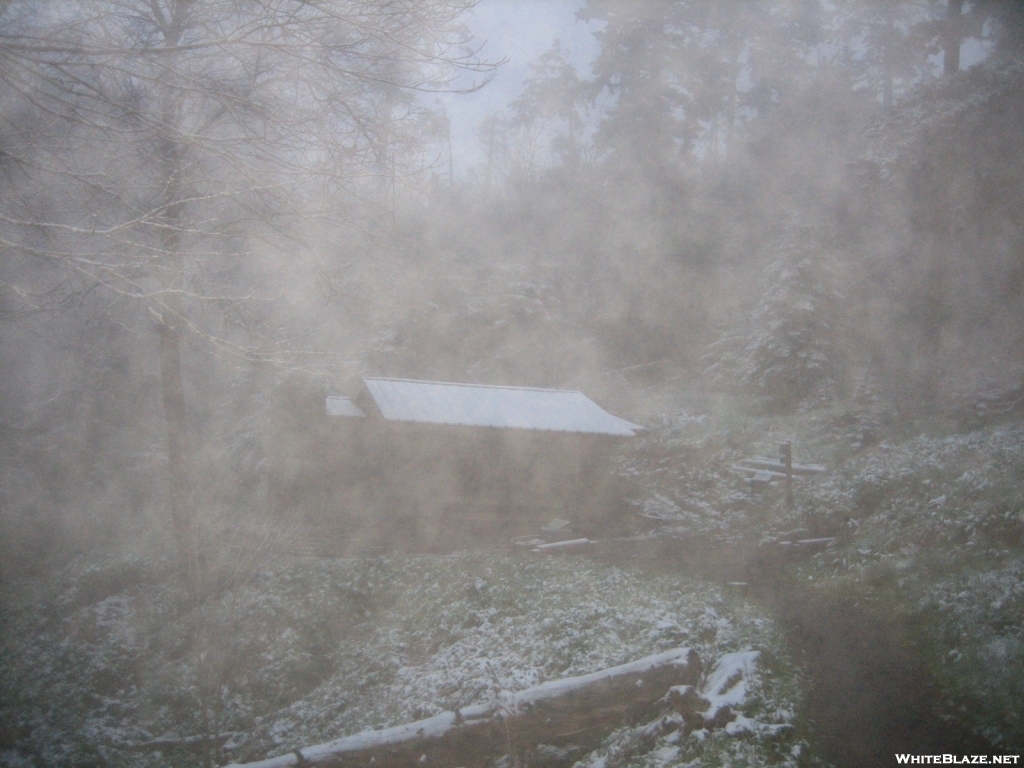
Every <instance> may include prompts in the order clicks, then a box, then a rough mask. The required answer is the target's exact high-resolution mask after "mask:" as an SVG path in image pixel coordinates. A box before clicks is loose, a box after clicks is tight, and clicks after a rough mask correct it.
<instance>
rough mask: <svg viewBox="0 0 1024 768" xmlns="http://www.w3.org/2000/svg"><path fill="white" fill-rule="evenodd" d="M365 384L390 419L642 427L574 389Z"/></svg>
mask: <svg viewBox="0 0 1024 768" xmlns="http://www.w3.org/2000/svg"><path fill="white" fill-rule="evenodd" d="M363 384H364V385H365V386H366V390H367V391H368V392H369V394H370V397H371V398H373V402H374V404H375V405H376V406H377V409H378V410H379V411H380V414H381V416H383V417H384V419H386V420H387V421H403V422H410V421H411V422H421V423H427V424H459V425H463V426H470V427H500V428H506V429H508V428H511V429H536V430H547V431H552V432H576V433H582V434H596V435H618V436H621V437H633V436H634V435H635V434H636V431H637V430H642V429H643V427H641V426H639V425H638V424H633V423H631V422H628V421H626V420H625V419H620V418H619V417H617V416H612V415H611V414H610V413H608V412H607V411H605V410H603V409H602V408H601V407H600V406H599V405H597V403H595V402H594V401H593V400H591V399H590V398H588V397H587V396H586V395H584V394H583V393H582V392H575V391H570V390H562V389H537V388H533V387H495V386H489V385H484V384H455V383H447V382H439V381H413V380H410V379H382V378H367V379H363Z"/></svg>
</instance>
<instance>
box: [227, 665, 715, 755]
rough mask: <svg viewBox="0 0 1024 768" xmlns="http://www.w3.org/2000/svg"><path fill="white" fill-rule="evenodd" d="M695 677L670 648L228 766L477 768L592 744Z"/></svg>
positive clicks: (698, 673)
mask: <svg viewBox="0 0 1024 768" xmlns="http://www.w3.org/2000/svg"><path fill="white" fill-rule="evenodd" d="M700 676H701V663H700V659H699V658H698V657H697V654H696V652H695V651H693V650H692V649H690V648H675V649H673V650H671V651H665V652H663V653H658V654H655V655H653V656H646V657H644V658H642V659H639V660H637V661H633V662H630V663H629V664H622V665H620V666H617V667H611V668H609V669H605V670H601V671H600V672H593V673H591V674H589V675H581V676H579V677H567V678H563V679H561V680H550V681H548V682H546V683H541V684H540V685H536V686H534V687H532V688H527V689H526V690H523V691H519V692H517V693H509V692H507V691H503V692H502V693H501V694H500V695H499V696H498V697H497V698H496V699H495V700H494V701H491V702H488V703H486V704H478V705H475V706H471V707H465V708H464V709H459V710H456V711H454V712H442V713H440V714H438V715H434V716H433V717H428V718H426V719H425V720H417V721H416V722H413V723H407V724H405V725H398V726H395V727H393V728H384V729H382V730H379V731H363V732H362V733H357V734H355V735H353V736H345V737H342V738H340V739H335V740H334V741H330V742H327V743H325V744H317V745H315V746H310V747H303V748H302V749H296V750H295V751H294V752H292V753H290V754H287V755H279V756H277V757H272V758H269V759H266V760H260V761H257V762H253V763H232V765H233V766H236V768H240V767H241V766H245V768H291V767H292V766H299V767H301V766H311V765H317V766H331V767H332V768H349V766H369V765H373V766H375V768H384V767H385V766H387V767H388V768H392V767H394V768H398V767H399V766H402V767H404V766H409V767H410V768H411V767H412V766H416V768H425V767H426V766H430V765H449V766H455V765H461V766H473V765H480V766H483V765H487V764H488V763H489V762H490V759H491V758H492V757H493V756H494V755H495V754H496V753H501V752H509V751H510V750H523V749H532V748H533V747H535V746H536V745H538V744H548V745H555V746H559V745H567V744H580V743H581V742H583V743H585V742H590V741H594V740H595V739H597V738H599V737H600V735H601V734H602V733H604V732H605V731H608V730H611V729H612V728H616V727H619V726H622V725H626V724H628V723H630V722H635V721H636V720H637V719H638V718H640V717H642V716H644V715H645V714H650V712H651V711H652V710H653V709H654V708H656V707H657V706H658V703H659V702H660V701H662V700H663V699H664V697H665V695H666V693H667V692H668V691H669V689H670V688H672V687H673V686H677V685H695V684H696V683H697V682H698V681H699V679H700Z"/></svg>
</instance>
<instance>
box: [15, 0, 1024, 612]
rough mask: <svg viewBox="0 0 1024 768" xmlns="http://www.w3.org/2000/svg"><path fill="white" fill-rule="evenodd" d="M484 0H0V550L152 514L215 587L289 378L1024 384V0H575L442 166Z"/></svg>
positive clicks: (908, 391)
mask: <svg viewBox="0 0 1024 768" xmlns="http://www.w3.org/2000/svg"><path fill="white" fill-rule="evenodd" d="M466 10H467V6H466V4H462V3H453V2H442V1H441V0H432V1H431V2H426V3H422V2H419V3H412V2H393V1H386V0H373V1H372V2H350V1H347V2H335V3H321V4H308V3H292V2H289V1H288V0H265V1H263V2H258V3H247V4H236V3H232V2H228V0H221V1H219V2H211V3H203V4H197V3H191V2H187V1H186V0H167V1H166V2H160V1H159V0H153V1H152V2H141V1H140V2H132V1H131V0H111V1H110V2H103V3H78V2H65V3H60V4H46V3H39V2H33V1H30V0H7V1H6V2H3V3H2V4H0V252H2V260H0V371H2V373H0V375H2V385H0V433H2V438H0V505H2V506H0V540H2V548H3V551H2V553H0V561H2V563H3V578H4V579H5V580H7V579H10V578H12V577H13V576H14V575H16V574H17V575H23V574H25V573H31V572H38V571H45V570H46V569H49V568H51V567H59V566H60V564H62V563H64V562H66V561H67V559H68V557H70V556H71V555H73V554H74V553H80V552H83V551H89V550H91V549H94V548H102V547H106V546H109V545H110V544H111V543H112V542H117V541H120V540H124V539H125V538H138V537H147V538H153V539H154V540H158V541H163V542H165V544H166V546H168V547H170V548H171V549H172V550H173V551H175V552H176V553H177V556H178V560H179V563H180V565H181V566H182V568H183V572H185V573H186V575H187V579H188V581H189V583H190V584H191V589H192V591H193V592H194V593H195V594H200V593H202V591H203V589H204V586H203V579H204V575H203V574H204V567H205V566H204V562H205V559H204V558H206V556H207V555H206V554H204V552H206V551H207V550H209V551H211V552H212V551H215V550H216V549H217V548H218V547H220V546H222V544H223V542H224V541H225V537H226V536H229V533H228V532H230V531H237V530H238V529H239V527H240V526H241V527H243V528H244V527H246V526H249V527H250V528H251V527H253V526H255V525H257V523H258V524H260V525H262V524H263V522H264V515H263V512H265V511H266V510H265V504H264V501H265V499H264V490H265V489H264V485H265V483H264V478H263V467H265V459H266V455H267V451H268V446H267V445H266V425H267V422H268V418H269V416H268V414H269V412H270V409H271V407H272V403H271V401H272V399H273V398H272V393H273V392H274V391H275V389H276V388H277V387H278V386H279V385H280V383H281V382H282V381H283V380H285V379H286V378H289V377H294V376H296V375H298V376H302V377H306V378H307V379H308V380H310V381H313V382H316V386H319V387H321V388H322V389H323V390H325V391H341V392H345V391H347V390H348V389H349V388H350V387H351V382H353V381H354V380H355V378H356V377H358V376H360V375H364V374H369V375H390V376H408V377H415V378H424V379H443V380H459V381H478V382H486V383H501V384H524V385H536V386H555V387H566V388H578V389H582V390H584V391H586V392H588V393H593V395H594V396H595V397H596V398H597V399H599V400H602V402H604V403H606V404H607V405H609V406H610V407H612V408H613V409H614V408H618V409H619V411H621V412H623V415H626V416H631V417H632V416H636V417H637V418H639V417H640V416H642V415H643V414H639V415H637V414H632V413H630V409H631V407H632V401H631V398H630V392H629V391H626V389H624V388H623V387H622V385H621V377H616V376H613V375H610V374H612V373H613V372H615V371H621V370H623V369H631V370H639V371H643V370H649V371H650V372H651V373H650V375H651V376H660V377H663V378H670V377H677V378H678V379H679V381H681V382H684V383H686V384H687V385H693V386H694V387H698V388H703V389H720V390H723V391H727V392H732V393H734V394H736V395H737V396H742V397H745V398H747V400H745V401H744V402H747V403H749V404H750V407H753V408H756V409H761V410H767V411H786V410H793V409H797V408H801V407H808V405H809V404H813V403H821V402H827V401H829V400H830V399H831V400H835V399H837V398H844V397H854V396H861V395H863V393H864V392H865V391H870V393H871V396H873V397H885V398H888V399H889V400H890V401H891V402H893V403H894V404H896V406H897V410H899V412H901V413H904V414H911V413H914V412H922V411H928V410H929V409H934V408H936V407H939V406H941V405H942V404H943V403H947V402H949V401H950V400H951V399H952V398H955V397H956V396H957V395H958V393H962V392H966V391H971V390H978V389H980V388H983V387H984V386H989V385H999V384H1003V385H1015V384H1016V383H1017V382H1018V381H1019V377H1020V372H1021V364H1022V362H1024V361H1022V359H1021V352H1020V350H1021V349H1024V344H1022V341H1024V338H1022V332H1024V325H1022V319H1024V315H1022V309H1024V307H1022V299H1024V234H1022V229H1021V216H1022V215H1024V173H1022V170H1024V168H1022V165H1024V145H1022V141H1021V131H1020V125H1021V124H1022V123H1024V121H1022V118H1024V87H1022V85H1024V82H1022V79H1024V66H1022V59H1021V53H1022V45H1024V10H1022V9H1021V7H1020V6H1019V4H1017V3H1013V2H996V1H992V0H976V1H975V2H966V1H964V0H949V1H948V2H947V1H946V0H941V1H939V0H907V1H906V2H874V1H873V0H858V1H856V2H854V1H853V0H849V1H845V2H844V1H837V2H830V3H826V2H815V1H814V0H806V1H803V2H797V1H796V0H779V1H778V2H744V3H735V2H684V1H682V0H677V1H676V2H670V3H650V4H645V3H635V2H612V1H610V0H590V1H589V2H587V3H586V4H585V5H584V6H583V7H582V9H581V10H580V11H579V15H580V17H581V18H582V19H586V20H590V21H592V22H594V26H595V28H596V29H597V30H598V31H597V32H596V35H597V38H598V44H599V53H598V55H597V57H596V59H595V61H594V62H593V65H592V73H591V74H590V75H589V76H588V77H582V76H581V75H580V74H579V73H578V72H577V71H576V70H575V69H574V67H573V65H572V63H571V62H570V61H569V60H568V59H567V57H566V55H565V52H564V51H563V50H562V49H561V47H560V46H559V45H558V44H556V45H554V46H553V47H552V48H551V50H550V51H548V52H547V53H546V54H545V55H544V56H542V57H541V58H540V59H539V60H538V61H537V62H536V63H535V64H534V65H533V68H532V74H531V76H530V78H529V79H528V80H527V82H526V84H525V87H524V89H523V91H522V93H521V94H520V95H519V97H518V98H517V99H516V100H515V101H514V103H513V104H512V105H511V106H510V107H509V108H508V109H507V110H505V111H504V112H503V113H502V114H496V115H491V116H488V117H487V119H485V120H483V121H482V122H481V125H480V127H479V141H480V156H481V158H482V160H481V162H480V163H479V164H478V165H477V166H476V167H474V168H473V169H471V172H468V173H466V174H464V175H463V174H460V175H459V176H458V177H456V176H455V175H454V174H453V173H452V157H451V152H452V146H451V140H450V132H449V130H448V123H447V119H446V116H445V114H444V113H443V111H442V110H440V109H438V108H437V107H435V106H431V104H434V103H435V101H434V100H433V99H434V95H435V94H436V93H437V92H439V91H446V90H450V89H451V88H453V87H454V84H455V83H456V82H459V83H462V82H465V81H464V79H459V78H460V74H461V73H463V72H465V71H467V70H468V71H470V72H471V73H475V75H476V77H477V80H476V85H477V86H479V87H482V88H486V87H487V78H488V76H489V73H491V72H492V71H493V69H494V66H495V65H496V64H498V63H499V62H488V61H486V59H485V58H484V57H483V56H482V55H481V52H480V50H479V48H478V47H477V46H476V44H474V41H473V40H472V37H471V35H470V32H469V30H468V29H467V28H466V26H465V18H466V17H465V12H466ZM968 39H970V40H973V41H975V44H977V45H980V46H981V49H982V50H984V51H985V54H986V55H985V57H984V60H983V61H981V62H980V63H978V64H975V65H974V66H971V67H970V68H966V69H965V68H962V67H961V66H960V49H961V46H962V45H963V44H964V41H966V40H968ZM638 367H646V369H645V368H638ZM634 384H635V380H634ZM627 389H628V388H627ZM230 535H234V534H230ZM207 554H208V553H207Z"/></svg>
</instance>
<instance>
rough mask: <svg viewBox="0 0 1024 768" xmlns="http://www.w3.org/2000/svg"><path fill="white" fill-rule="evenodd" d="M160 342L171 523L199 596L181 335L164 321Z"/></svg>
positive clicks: (190, 584) (181, 561)
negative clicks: (182, 374) (182, 372)
mask: <svg viewBox="0 0 1024 768" xmlns="http://www.w3.org/2000/svg"><path fill="white" fill-rule="evenodd" d="M157 335H158V336H159V342H160V385H161V389H162V391H163V406H164V417H165V418H166V420H167V464H168V472H169V481H170V507H171V521H172V523H173V525H174V540H175V544H176V546H177V549H178V560H179V566H180V567H181V569H182V571H183V572H184V574H185V577H186V579H187V582H188V587H189V590H190V591H191V592H192V593H193V595H198V594H199V592H200V589H201V587H202V574H201V572H200V568H199V551H198V541H197V538H198V537H197V531H196V519H195V499H194V498H193V494H192V486H193V482H192V481H193V473H192V440H191V435H190V434H189V427H188V412H187V410H186V408H185V387H184V383H183V381H182V376H181V332H180V331H179V330H178V328H177V327H176V326H174V325H173V324H172V323H170V322H169V321H168V320H167V319H166V318H161V319H160V320H159V321H158V323H157Z"/></svg>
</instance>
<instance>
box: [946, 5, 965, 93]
mask: <svg viewBox="0 0 1024 768" xmlns="http://www.w3.org/2000/svg"><path fill="white" fill-rule="evenodd" d="M963 7H964V0H949V5H948V6H946V32H945V35H944V37H945V40H944V41H943V52H942V74H944V75H950V74H953V73H954V72H959V71H960V41H961V40H962V39H963V18H962V17H963Z"/></svg>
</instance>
